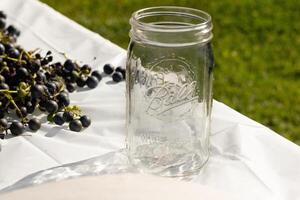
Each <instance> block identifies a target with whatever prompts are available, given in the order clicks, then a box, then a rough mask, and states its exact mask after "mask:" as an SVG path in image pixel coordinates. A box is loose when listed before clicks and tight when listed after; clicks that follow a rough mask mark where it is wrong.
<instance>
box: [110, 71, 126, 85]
mask: <svg viewBox="0 0 300 200" xmlns="http://www.w3.org/2000/svg"><path fill="white" fill-rule="evenodd" d="M112 79H113V81H114V82H116V83H118V82H120V81H122V80H123V76H122V74H121V72H115V73H114V74H113V75H112Z"/></svg>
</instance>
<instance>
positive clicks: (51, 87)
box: [46, 82, 57, 95]
mask: <svg viewBox="0 0 300 200" xmlns="http://www.w3.org/2000/svg"><path fill="white" fill-rule="evenodd" d="M46 87H47V89H48V91H49V92H50V94H52V95H53V94H54V93H55V91H56V90H57V87H56V84H55V83H54V82H48V83H46Z"/></svg>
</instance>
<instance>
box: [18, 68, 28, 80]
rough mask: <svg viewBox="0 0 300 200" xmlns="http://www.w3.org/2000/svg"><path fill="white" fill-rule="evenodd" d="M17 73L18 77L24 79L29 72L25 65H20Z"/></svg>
mask: <svg viewBox="0 0 300 200" xmlns="http://www.w3.org/2000/svg"><path fill="white" fill-rule="evenodd" d="M16 74H17V78H19V79H23V78H26V77H27V76H28V75H29V72H28V70H27V69H26V68H25V67H20V68H19V69H17V71H16Z"/></svg>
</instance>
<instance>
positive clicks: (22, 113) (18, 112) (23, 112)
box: [16, 106, 27, 118]
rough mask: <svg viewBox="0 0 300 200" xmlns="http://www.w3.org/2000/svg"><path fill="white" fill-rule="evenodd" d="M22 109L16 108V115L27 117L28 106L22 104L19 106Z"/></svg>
mask: <svg viewBox="0 0 300 200" xmlns="http://www.w3.org/2000/svg"><path fill="white" fill-rule="evenodd" d="M19 109H20V110H16V115H17V116H18V117H20V118H21V117H26V116H27V109H26V107H24V106H22V107H20V108H19Z"/></svg>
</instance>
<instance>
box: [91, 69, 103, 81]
mask: <svg viewBox="0 0 300 200" xmlns="http://www.w3.org/2000/svg"><path fill="white" fill-rule="evenodd" d="M91 75H92V76H95V77H96V78H97V79H98V81H101V80H102V76H101V73H100V72H99V71H98V70H94V71H93V72H92V74H91Z"/></svg>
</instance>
